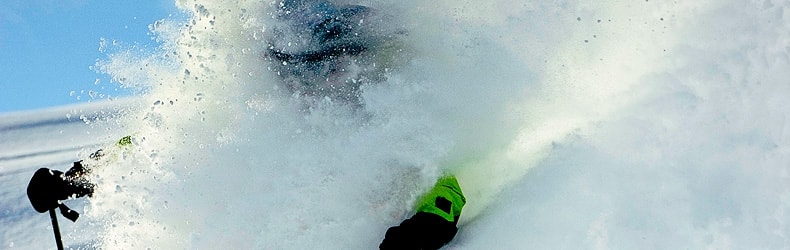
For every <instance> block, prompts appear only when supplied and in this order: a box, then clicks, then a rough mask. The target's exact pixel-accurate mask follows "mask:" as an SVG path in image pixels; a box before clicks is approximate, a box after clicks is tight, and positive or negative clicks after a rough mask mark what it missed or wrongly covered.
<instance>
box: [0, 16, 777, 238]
mask: <svg viewBox="0 0 790 250" xmlns="http://www.w3.org/2000/svg"><path fill="white" fill-rule="evenodd" d="M362 3H363V4H365V5H368V6H370V7H373V8H376V9H379V10H382V12H384V13H386V14H389V15H390V16H394V17H393V19H391V20H389V21H391V22H390V23H392V24H393V25H399V27H403V28H404V29H405V30H407V35H406V36H405V38H403V40H402V41H401V42H402V43H403V44H402V46H403V47H402V48H404V49H403V50H399V51H397V53H394V52H392V51H390V53H394V54H387V55H382V57H384V56H389V57H393V58H394V59H392V60H391V61H399V60H405V61H406V63H403V64H402V65H398V68H395V69H393V70H392V71H391V72H390V74H389V75H388V78H387V80H386V81H385V82H383V83H379V84H371V85H369V86H365V87H363V92H362V94H361V96H360V99H361V100H362V103H363V104H362V105H361V106H354V105H344V104H342V103H337V102H331V101H327V100H318V101H315V102H309V101H305V98H304V97H299V96H297V95H291V94H290V93H287V91H286V89H284V88H283V87H282V86H281V85H278V84H277V81H279V79H278V78H277V77H276V76H275V75H273V73H272V72H271V71H268V70H267V68H266V67H265V65H267V63H269V62H266V61H265V60H263V59H262V56H261V55H262V53H264V52H265V51H266V49H267V48H266V46H265V45H264V42H263V41H262V39H263V38H262V37H265V34H266V33H265V31H266V28H267V27H268V25H270V24H271V20H270V19H268V15H267V11H268V10H270V9H269V8H270V7H271V6H270V5H269V4H268V3H260V2H258V1H229V2H220V3H208V2H201V1H179V3H178V4H179V5H180V8H182V9H183V10H184V11H186V12H188V13H191V14H192V18H191V19H189V20H176V19H166V20H163V21H160V22H157V23H156V24H153V25H152V29H154V30H153V32H154V33H156V34H157V38H158V39H160V40H161V41H162V47H161V48H159V49H158V50H157V51H151V52H146V53H143V54H140V53H139V52H134V51H139V50H135V49H129V50H128V51H126V52H124V51H125V50H123V49H119V50H118V51H120V52H117V53H115V54H112V55H110V59H108V60H107V61H104V62H102V63H101V65H100V68H101V69H102V70H104V71H105V72H107V73H108V74H111V75H113V77H114V78H115V79H116V80H117V81H118V82H119V83H120V84H121V85H123V86H126V87H130V88H137V89H141V90H142V92H141V94H139V96H137V97H134V98H130V99H125V100H116V101H113V102H97V103H93V104H86V105H79V106H71V107H61V108H55V109H51V110H42V111H34V112H23V113H11V114H3V115H0V136H2V137H0V138H2V139H1V140H0V183H2V189H0V199H2V202H0V204H2V205H1V206H2V207H0V215H2V216H1V217H0V223H2V225H3V228H2V229H0V230H1V231H2V234H1V235H0V237H1V238H0V249H6V248H7V249H43V248H51V247H53V244H54V240H53V239H52V231H51V227H49V218H48V216H47V215H46V214H37V213H35V212H34V211H33V209H32V207H30V205H29V202H28V201H27V197H26V196H25V194H24V189H25V186H26V184H27V181H28V180H29V178H30V176H32V173H33V172H34V171H35V169H37V168H39V167H49V168H55V169H60V170H65V169H66V168H68V167H69V166H70V163H71V162H72V161H75V160H78V159H80V158H84V157H85V156H86V155H87V154H89V153H90V152H92V151H95V150H96V149H97V148H100V147H103V146H104V145H109V144H111V143H112V142H113V141H115V140H117V138H119V137H120V136H123V135H132V136H133V138H134V148H133V149H131V150H127V151H120V150H111V151H113V153H115V154H116V155H117V158H116V159H117V160H118V162H116V163H114V164H112V165H110V166H106V167H103V168H101V169H99V170H97V171H96V174H97V176H96V178H95V180H96V181H97V182H98V183H99V186H98V189H97V191H96V194H95V196H94V197H93V198H91V199H90V200H87V199H82V200H76V201H68V202H69V203H68V204H69V205H70V206H71V207H72V208H74V209H76V210H78V211H80V212H82V217H81V218H80V220H78V221H77V222H76V223H71V222H69V221H67V220H64V219H62V218H61V220H60V222H61V223H60V225H61V230H62V233H63V235H64V243H66V245H68V246H70V247H73V248H89V249H90V248H103V249H137V248H152V249H183V248H207V249H217V248H231V249H316V248H318V249H372V248H375V247H376V246H377V244H378V242H379V241H380V240H381V238H382V237H383V235H384V232H385V230H386V229H387V228H388V227H389V226H392V225H395V224H397V223H399V222H400V221H401V220H402V219H404V218H405V217H407V216H409V215H410V214H409V213H410V212H411V211H410V206H411V205H412V203H413V201H414V199H415V197H416V196H417V195H419V193H421V192H422V191H424V190H425V189H427V188H429V187H430V186H431V184H432V182H433V180H435V178H436V177H438V176H439V175H440V174H441V173H443V172H452V173H456V174H457V175H458V178H459V182H460V184H461V187H462V189H463V190H464V192H465V193H466V195H467V199H468V204H467V207H466V208H465V210H464V213H463V215H462V221H461V224H460V225H461V228H460V231H459V234H458V236H457V237H456V239H455V240H454V241H453V242H451V243H450V244H449V245H448V246H447V247H445V248H446V249H710V248H714V249H751V248H765V249H786V248H788V247H790V235H788V232H790V223H789V222H790V217H789V216H788V214H790V184H789V183H790V171H789V170H790V145H788V143H790V135H788V133H787V131H789V130H790V125H788V124H790V123H788V122H787V118H788V117H790V110H789V109H788V107H790V105H788V104H790V103H788V101H787V98H786V97H787V93H790V84H788V83H790V82H788V79H790V47H788V44H790V2H788V1H781V0H765V1H734V0H733V1H693V2H688V1H684V2H664V1H614V0H611V1H559V2H551V3H548V2H545V1H504V0H503V1H492V2H487V3H486V4H480V3H475V2H471V1H449V0H447V1H431V2H429V3H426V2H423V1H391V2H390V1H366V2H362ZM377 59H378V60H381V58H377ZM86 121H87V123H88V124H86Z"/></svg>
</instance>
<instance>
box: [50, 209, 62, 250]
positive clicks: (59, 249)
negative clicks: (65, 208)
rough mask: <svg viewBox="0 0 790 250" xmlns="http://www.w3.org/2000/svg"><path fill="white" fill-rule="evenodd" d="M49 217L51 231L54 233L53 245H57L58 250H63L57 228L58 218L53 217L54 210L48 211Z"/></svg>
mask: <svg viewBox="0 0 790 250" xmlns="http://www.w3.org/2000/svg"><path fill="white" fill-rule="evenodd" d="M49 217H50V218H52V230H54V231H55V244H57V245H58V250H63V241H61V240H60V228H58V216H57V215H55V209H54V208H53V209H50V210H49Z"/></svg>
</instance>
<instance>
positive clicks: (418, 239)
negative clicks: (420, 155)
mask: <svg viewBox="0 0 790 250" xmlns="http://www.w3.org/2000/svg"><path fill="white" fill-rule="evenodd" d="M464 204H466V198H464V194H463V192H461V187H460V186H459V185H458V180H456V178H455V176H446V177H442V178H440V179H439V180H438V181H437V182H436V185H434V187H433V189H431V191H430V192H428V193H427V194H426V195H425V196H423V197H422V199H421V200H420V202H419V203H417V209H416V211H417V212H416V213H415V214H414V216H412V217H411V218H409V219H406V220H404V221H403V222H402V223H401V224H400V225H398V226H394V227H391V228H389V229H388V230H387V233H386V234H385V235H384V240H383V241H382V242H381V244H380V245H379V248H380V249H382V250H385V249H439V248H441V247H442V246H444V245H445V244H447V243H448V242H450V241H451V240H452V239H453V237H455V234H456V233H457V232H458V227H457V225H458V218H459V217H460V216H461V209H462V208H463V207H464Z"/></svg>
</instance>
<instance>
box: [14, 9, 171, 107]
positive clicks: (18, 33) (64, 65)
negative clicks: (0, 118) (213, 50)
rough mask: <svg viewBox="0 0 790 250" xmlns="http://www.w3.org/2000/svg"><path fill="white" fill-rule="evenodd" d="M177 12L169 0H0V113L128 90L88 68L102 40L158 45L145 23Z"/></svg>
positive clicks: (97, 55) (97, 56) (98, 55)
mask: <svg viewBox="0 0 790 250" xmlns="http://www.w3.org/2000/svg"><path fill="white" fill-rule="evenodd" d="M178 13H179V12H178V10H177V9H176V7H175V4H174V1H173V0H136V1H117V0H114V1H108V0H62V1H45V0H3V1H0V55H2V56H0V113H5V112H13V111H22V110H31V109H41V108H47V107H52V106H60V105H65V104H71V103H78V102H86V101H88V100H90V97H89V96H88V91H90V90H94V91H98V92H99V93H102V94H107V95H110V96H121V95H128V94H129V93H128V91H124V90H122V89H121V90H118V87H117V85H116V84H114V83H110V81H109V78H108V77H107V76H106V75H104V74H101V73H98V72H96V71H94V70H92V69H91V66H93V65H94V64H95V63H96V60H99V59H103V58H106V57H107V54H106V53H108V52H100V51H99V44H100V41H101V40H102V39H104V40H106V41H107V43H112V42H113V41H117V42H118V43H120V44H121V46H127V47H128V46H139V47H151V46H156V43H155V42H154V41H152V39H151V34H150V32H149V30H148V25H149V24H151V23H153V22H154V21H156V20H159V19H163V18H167V17H168V16H169V15H171V14H172V15H175V14H178ZM108 51H109V50H108ZM97 79H98V80H99V83H98V85H97V84H96V81H97ZM72 91H73V92H72Z"/></svg>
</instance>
